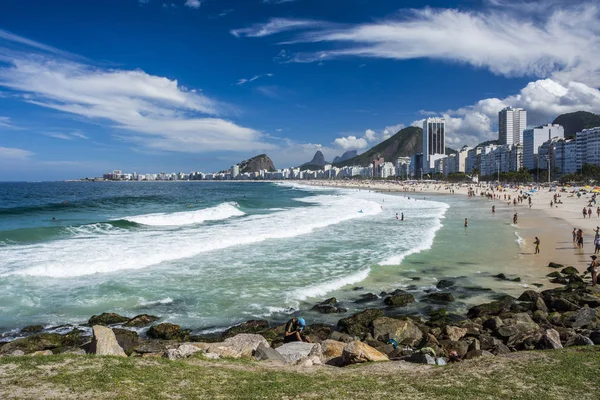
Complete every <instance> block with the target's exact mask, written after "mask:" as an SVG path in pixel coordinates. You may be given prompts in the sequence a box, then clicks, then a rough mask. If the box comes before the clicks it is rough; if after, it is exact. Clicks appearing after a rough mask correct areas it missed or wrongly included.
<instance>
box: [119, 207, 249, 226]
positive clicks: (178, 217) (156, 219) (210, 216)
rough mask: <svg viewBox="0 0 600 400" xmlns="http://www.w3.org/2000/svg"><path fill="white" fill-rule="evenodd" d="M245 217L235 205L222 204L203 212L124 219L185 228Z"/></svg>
mask: <svg viewBox="0 0 600 400" xmlns="http://www.w3.org/2000/svg"><path fill="white" fill-rule="evenodd" d="M242 215H245V213H244V212H242V211H240V210H239V209H238V208H237V207H236V206H235V205H234V204H233V203H222V204H219V205H218V206H216V207H211V208H205V209H202V210H194V211H182V212H176V213H169V214H163V213H156V214H145V215H137V216H132V217H124V218H122V219H125V220H127V221H131V222H135V223H138V224H142V225H149V226H183V225H193V224H200V223H202V222H205V221H219V220H224V219H228V218H231V217H240V216H242Z"/></svg>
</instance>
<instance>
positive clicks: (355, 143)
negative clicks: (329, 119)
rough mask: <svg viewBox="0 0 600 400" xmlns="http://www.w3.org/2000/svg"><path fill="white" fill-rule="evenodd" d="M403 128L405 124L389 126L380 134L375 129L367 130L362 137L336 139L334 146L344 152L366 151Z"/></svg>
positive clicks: (351, 136)
mask: <svg viewBox="0 0 600 400" xmlns="http://www.w3.org/2000/svg"><path fill="white" fill-rule="evenodd" d="M402 128H404V125H403V124H398V125H392V126H387V127H385V128H384V129H383V130H382V131H381V132H380V133H377V132H375V131H374V130H373V129H367V130H366V131H365V133H364V134H363V136H362V137H357V136H356V135H348V136H343V137H340V138H337V139H335V140H334V141H333V145H334V146H335V147H337V148H338V149H341V150H344V151H347V150H365V149H367V148H369V147H371V146H374V145H376V144H378V143H379V142H382V141H384V140H386V139H388V138H390V137H391V136H393V135H395V134H396V133H398V131H399V130H400V129H402Z"/></svg>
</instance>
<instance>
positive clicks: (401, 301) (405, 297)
mask: <svg viewBox="0 0 600 400" xmlns="http://www.w3.org/2000/svg"><path fill="white" fill-rule="evenodd" d="M414 301H415V298H414V296H413V295H412V294H410V293H405V294H397V295H392V296H390V297H386V298H385V300H384V301H383V302H384V303H385V305H387V306H390V307H404V306H406V305H408V304H410V303H414Z"/></svg>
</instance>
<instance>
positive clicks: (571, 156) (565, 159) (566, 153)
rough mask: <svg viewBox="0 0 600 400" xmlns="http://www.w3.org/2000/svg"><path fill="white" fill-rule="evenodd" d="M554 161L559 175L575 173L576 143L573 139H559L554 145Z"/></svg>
mask: <svg viewBox="0 0 600 400" xmlns="http://www.w3.org/2000/svg"><path fill="white" fill-rule="evenodd" d="M555 154H556V161H555V165H556V166H557V167H558V171H559V173H560V174H574V173H576V172H577V142H576V141H575V140H573V139H559V140H558V141H557V142H556V145H555Z"/></svg>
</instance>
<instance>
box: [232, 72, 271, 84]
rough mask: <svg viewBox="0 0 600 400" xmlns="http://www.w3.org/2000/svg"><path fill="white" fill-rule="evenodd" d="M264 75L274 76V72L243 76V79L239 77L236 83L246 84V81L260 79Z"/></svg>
mask: <svg viewBox="0 0 600 400" xmlns="http://www.w3.org/2000/svg"><path fill="white" fill-rule="evenodd" d="M264 76H267V77H272V76H273V74H262V75H254V76H253V77H252V78H242V79H239V80H238V81H237V83H236V85H239V86H241V85H243V84H245V83H250V82H254V81H255V80H257V79H260V78H262V77H264Z"/></svg>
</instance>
